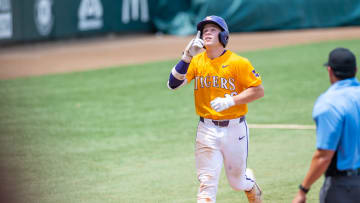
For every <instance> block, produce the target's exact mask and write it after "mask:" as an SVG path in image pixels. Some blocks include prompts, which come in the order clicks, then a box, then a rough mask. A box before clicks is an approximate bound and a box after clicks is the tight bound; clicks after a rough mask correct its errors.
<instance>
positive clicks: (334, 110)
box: [293, 48, 360, 203]
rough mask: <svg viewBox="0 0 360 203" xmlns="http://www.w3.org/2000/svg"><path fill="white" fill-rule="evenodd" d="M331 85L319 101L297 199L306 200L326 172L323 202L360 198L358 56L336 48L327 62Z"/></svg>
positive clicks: (339, 202) (300, 202)
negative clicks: (313, 143) (309, 154)
mask: <svg viewBox="0 0 360 203" xmlns="http://www.w3.org/2000/svg"><path fill="white" fill-rule="evenodd" d="M325 66H326V67H327V71H328V73H329V79H330V83H331V86H330V88H329V89H328V90H327V91H326V92H325V93H323V94H322V95H321V96H320V97H319V98H318V99H317V101H316V103H315V106H314V109H313V119H314V121H315V123H316V147H317V150H316V151H315V153H314V155H313V157H312V160H311V164H310V168H309V170H308V172H307V174H306V176H305V178H304V180H303V182H302V183H301V184H300V185H299V191H298V193H297V194H296V195H295V197H294V199H293V203H303V202H306V193H307V192H308V191H309V190H310V186H311V185H312V184H313V183H314V182H315V181H316V180H317V179H318V178H319V177H320V176H321V175H322V174H323V173H325V182H324V184H323V186H322V188H321V190H320V203H359V202H360V83H359V81H358V80H357V79H356V78H355V75H356V71H357V68H356V58H355V56H354V54H353V53H352V52H351V51H350V50H348V49H345V48H336V49H334V50H332V51H331V52H330V54H329V60H328V62H327V63H325Z"/></svg>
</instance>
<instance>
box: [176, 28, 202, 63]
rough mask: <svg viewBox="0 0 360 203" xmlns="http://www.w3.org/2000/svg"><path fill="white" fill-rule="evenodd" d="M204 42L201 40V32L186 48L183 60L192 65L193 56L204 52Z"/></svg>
mask: <svg viewBox="0 0 360 203" xmlns="http://www.w3.org/2000/svg"><path fill="white" fill-rule="evenodd" d="M203 47H204V41H203V40H202V39H201V32H200V31H198V32H197V34H196V37H195V38H194V39H192V40H191V41H190V42H189V44H188V45H187V46H186V48H185V50H184V53H183V55H182V57H181V59H182V60H183V61H185V62H187V63H190V61H191V59H192V57H193V56H195V55H196V54H198V53H200V52H202V51H203Z"/></svg>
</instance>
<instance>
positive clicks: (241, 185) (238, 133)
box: [222, 121, 254, 190]
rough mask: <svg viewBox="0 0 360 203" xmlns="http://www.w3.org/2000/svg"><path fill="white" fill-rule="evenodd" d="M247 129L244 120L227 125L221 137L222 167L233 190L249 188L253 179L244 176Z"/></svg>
mask: <svg viewBox="0 0 360 203" xmlns="http://www.w3.org/2000/svg"><path fill="white" fill-rule="evenodd" d="M248 132H249V129H248V128H247V125H246V122H245V121H243V122H242V123H240V124H238V125H234V126H230V127H228V132H227V136H225V137H224V138H223V148H222V151H223V153H224V167H225V172H226V176H227V178H228V181H229V184H230V186H231V187H232V188H233V189H234V190H251V188H252V187H253V186H254V181H253V180H251V179H250V178H249V177H246V162H247V156H248V146H249V133H248Z"/></svg>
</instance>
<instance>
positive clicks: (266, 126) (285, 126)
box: [249, 124, 316, 130]
mask: <svg viewBox="0 0 360 203" xmlns="http://www.w3.org/2000/svg"><path fill="white" fill-rule="evenodd" d="M249 128H262V129H301V130H304V129H305V130H306V129H310V130H315V129H316V128H315V125H296V124H249Z"/></svg>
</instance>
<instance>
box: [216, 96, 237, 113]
mask: <svg viewBox="0 0 360 203" xmlns="http://www.w3.org/2000/svg"><path fill="white" fill-rule="evenodd" d="M210 105H211V108H213V109H214V110H215V111H217V112H220V111H224V110H225V109H228V108H230V107H232V106H234V105H235V101H234V99H233V98H232V97H231V96H230V95H226V96H225V98H221V97H216V98H215V99H214V100H212V101H211V102H210Z"/></svg>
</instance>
